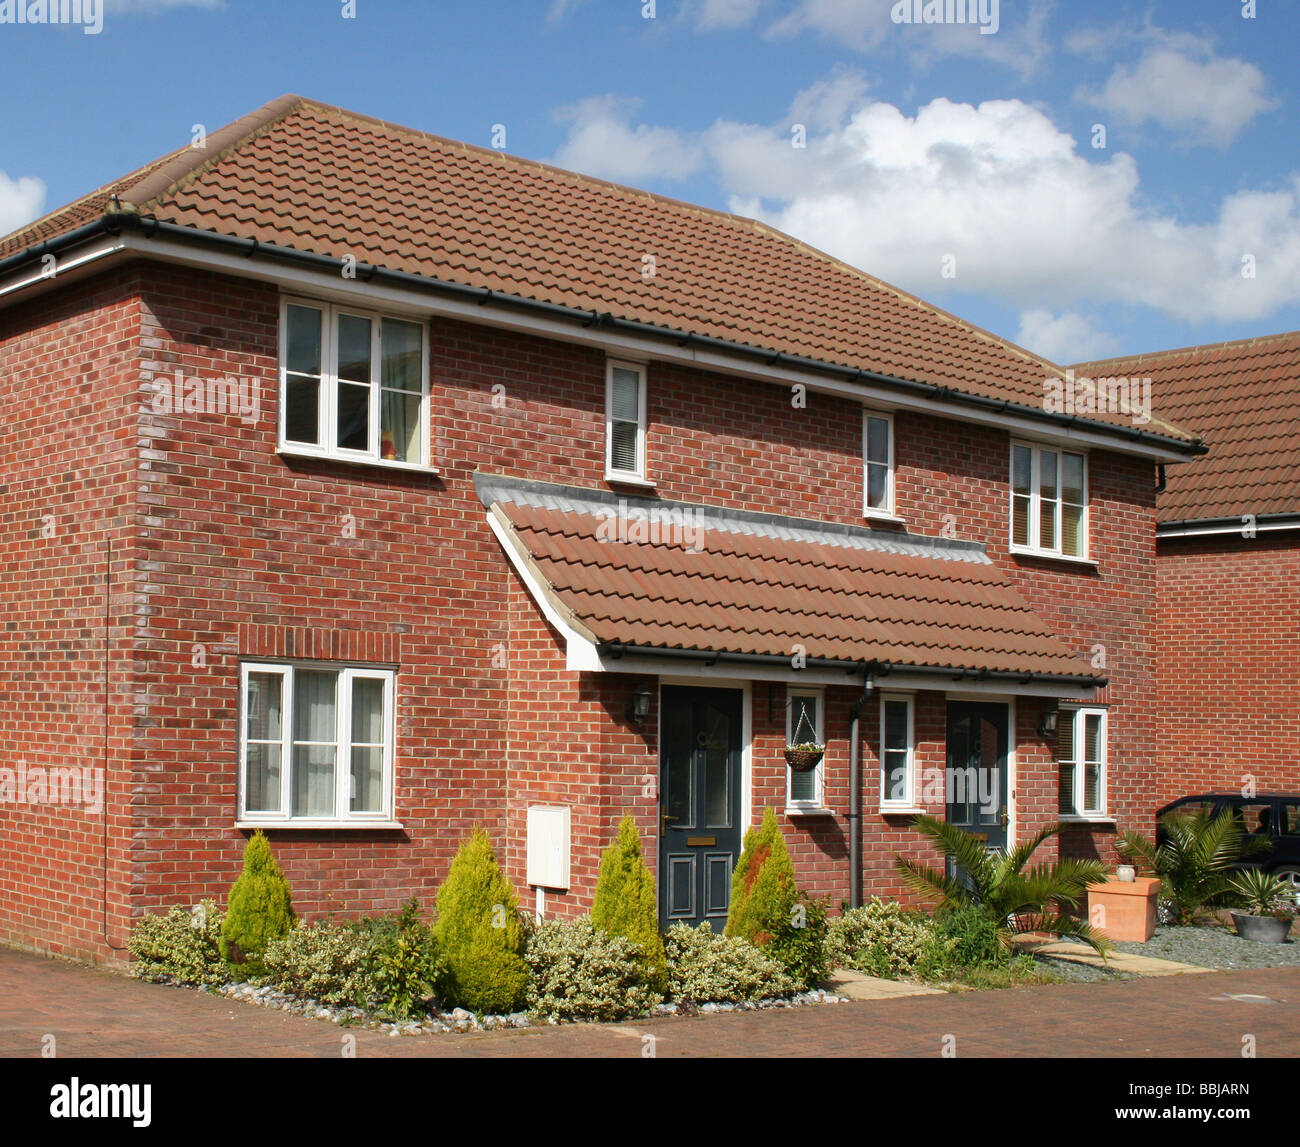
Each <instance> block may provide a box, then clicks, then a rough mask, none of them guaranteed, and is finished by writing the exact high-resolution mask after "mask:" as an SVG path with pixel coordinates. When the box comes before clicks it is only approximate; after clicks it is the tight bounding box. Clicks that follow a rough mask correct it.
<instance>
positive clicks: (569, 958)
mask: <svg viewBox="0 0 1300 1147" xmlns="http://www.w3.org/2000/svg"><path fill="white" fill-rule="evenodd" d="M528 967H529V969H530V970H531V973H532V974H531V976H530V977H529V980H528V1010H529V1011H530V1012H532V1013H533V1014H535V1015H538V1016H547V1017H553V1018H554V1019H557V1020H598V1021H609V1020H621V1019H627V1018H629V1017H631V1016H641V1015H645V1013H646V1012H648V1011H649V1010H650V1009H651V1008H653V1007H654V1005H655V1004H657V1003H659V1001H660V1000H662V999H663V993H662V992H661V991H659V990H658V989H657V988H656V987H655V986H654V985H653V984H652V983H651V982H650V972H649V970H648V969H647V967H646V961H645V953H644V952H642V950H641V948H640V946H639V945H637V944H634V943H633V942H632V941H631V940H628V939H626V938H624V937H622V936H616V935H612V934H610V933H608V932H603V931H601V930H600V929H599V928H596V927H594V926H593V925H592V922H591V920H590V919H589V918H585V917H584V918H583V919H581V920H572V921H553V922H548V923H545V924H543V925H542V926H541V927H540V928H538V929H537V930H536V931H535V932H534V933H533V934H532V936H531V937H530V938H529V941H528Z"/></svg>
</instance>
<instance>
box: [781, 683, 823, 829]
mask: <svg viewBox="0 0 1300 1147" xmlns="http://www.w3.org/2000/svg"><path fill="white" fill-rule="evenodd" d="M799 697H813V698H816V701H817V721H816V727H815V728H814V729H813V735H814V740H815V741H816V743H817V744H819V745H824V744H826V690H825V688H824V687H821V686H810V687H806V688H805V687H804V686H797V687H796V686H793V685H792V686H789V687H787V689H786V693H785V700H786V705H785V743H786V744H787V745H790V744H793V743H794V741H793V740H792V738H793V737H794V729H795V726H796V725H797V724H798V719H797V718H796V717H795V700H796V698H799ZM825 764H826V758H825V756H823V757H822V759H821V760H820V761H818V762H817V764H816V766H815V767H814V768H813V770H812V774H813V799H811V800H802V799H798V800H797V799H795V797H794V795H793V793H792V791H791V782H792V781H793V780H794V776H795V772H794V769H792V768H790V766H789V765H786V768H785V808H786V812H789V813H804V814H807V813H824V812H827V811H828V810H827V808H826V776H825V773H824V772H823V771H822V770H823V768H824V766H825Z"/></svg>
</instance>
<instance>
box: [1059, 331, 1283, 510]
mask: <svg viewBox="0 0 1300 1147" xmlns="http://www.w3.org/2000/svg"><path fill="white" fill-rule="evenodd" d="M1074 369H1075V372H1076V374H1079V375H1083V374H1086V375H1089V376H1090V377H1094V378H1095V377H1105V376H1119V377H1125V376H1127V377H1134V376H1136V377H1150V379H1151V392H1152V406H1153V407H1155V408H1157V409H1158V410H1159V411H1160V412H1161V415H1162V416H1163V417H1164V418H1167V419H1169V420H1170V421H1171V422H1175V423H1177V424H1178V425H1181V426H1188V427H1190V428H1192V429H1193V430H1194V431H1195V432H1196V433H1197V434H1198V435H1200V436H1201V437H1202V438H1204V439H1205V442H1206V445H1208V446H1209V448H1210V449H1209V453H1208V454H1204V455H1202V456H1200V457H1199V458H1196V459H1194V460H1192V461H1189V462H1179V463H1177V464H1175V465H1170V466H1169V467H1167V482H1168V484H1167V486H1166V488H1165V490H1164V492H1163V493H1162V494H1161V495H1160V497H1159V500H1158V502H1157V508H1156V514H1157V520H1158V521H1161V522H1182V521H1196V520H1201V519H1209V518H1235V517H1238V516H1239V515H1242V514H1254V515H1256V516H1260V515H1264V514H1293V513H1297V512H1300V331H1292V332H1291V333H1289V334H1280V335H1272V336H1269V337H1266V338H1256V339H1243V340H1241V341H1239V342H1228V343H1214V344H1210V345H1207V346H1194V347H1186V348H1183V349H1182V350H1170V351H1163V352H1161V353H1159V354H1146V355H1134V356H1132V357H1128V358H1112V359H1106V360H1104V361H1101V362H1090V363H1081V364H1079V365H1078V366H1076V367H1075V368H1074Z"/></svg>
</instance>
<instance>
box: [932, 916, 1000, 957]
mask: <svg viewBox="0 0 1300 1147" xmlns="http://www.w3.org/2000/svg"><path fill="white" fill-rule="evenodd" d="M934 929H935V934H936V936H937V937H938V938H939V940H940V941H941V942H942V943H943V944H944V945H945V947H946V948H947V952H946V956H947V964H948V967H949V968H953V969H962V968H992V967H999V966H1001V965H1002V964H1005V963H1007V962H1008V960H1009V959H1010V956H1011V952H1010V949H1008V948H1007V946H1006V945H1005V944H1004V943H1003V933H1002V930H1001V929H1000V928H999V927H998V925H997V922H996V921H994V920H993V919H991V918H990V917H989V916H988V914H987V913H985V912H983V911H981V910H980V908H979V907H978V906H976V905H970V904H968V905H964V906H962V907H960V908H949V909H945V910H942V911H940V912H938V913H936V914H935V919H934Z"/></svg>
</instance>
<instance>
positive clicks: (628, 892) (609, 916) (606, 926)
mask: <svg viewBox="0 0 1300 1147" xmlns="http://www.w3.org/2000/svg"><path fill="white" fill-rule="evenodd" d="M591 922H592V924H593V926H594V927H596V928H598V929H600V930H601V931H604V932H608V933H609V934H610V935H611V936H622V937H624V938H625V939H628V940H631V941H632V943H634V944H636V945H637V946H638V947H640V949H641V951H642V952H643V953H644V956H643V957H642V959H643V960H644V961H645V965H646V973H647V979H648V980H649V982H650V983H651V984H653V985H654V986H655V987H656V988H658V989H659V991H660V992H662V991H664V990H665V989H666V988H667V986H668V973H667V968H666V966H665V965H666V958H665V956H664V941H663V937H662V936H660V935H659V904H658V900H657V898H656V896H655V880H654V876H653V875H652V874H651V872H650V869H649V868H647V867H646V864H645V861H644V860H642V859H641V834H640V833H639V832H638V831H637V827H636V821H634V820H633V819H632V818H631V817H630V816H628V817H624V818H623V821H622V823H621V824H620V825H619V826H618V839H617V840H615V841H614V843H613V844H611V845H610V846H609V848H607V849H606V850H605V853H604V855H603V856H602V857H601V858H600V876H599V878H598V879H597V881H596V897H595V902H594V903H593V905H592V909H591Z"/></svg>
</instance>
